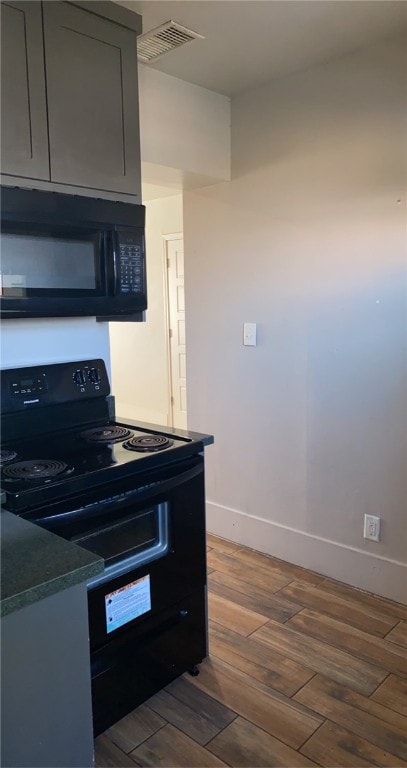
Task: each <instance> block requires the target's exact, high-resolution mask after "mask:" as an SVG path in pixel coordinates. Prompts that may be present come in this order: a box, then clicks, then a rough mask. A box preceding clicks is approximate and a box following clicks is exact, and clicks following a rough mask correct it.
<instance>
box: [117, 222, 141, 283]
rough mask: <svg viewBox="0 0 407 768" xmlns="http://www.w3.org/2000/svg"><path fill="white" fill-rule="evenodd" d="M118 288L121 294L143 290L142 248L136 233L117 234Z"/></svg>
mask: <svg viewBox="0 0 407 768" xmlns="http://www.w3.org/2000/svg"><path fill="white" fill-rule="evenodd" d="M118 267H119V268H118V288H119V292H120V293H121V294H131V293H141V292H142V291H143V290H144V261H143V248H142V244H141V243H140V237H139V236H137V235H127V234H123V233H120V235H119V265H118Z"/></svg>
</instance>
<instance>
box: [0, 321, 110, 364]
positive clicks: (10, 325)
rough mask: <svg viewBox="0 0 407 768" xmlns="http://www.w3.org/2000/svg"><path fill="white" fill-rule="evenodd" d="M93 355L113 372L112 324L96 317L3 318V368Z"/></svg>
mask: <svg viewBox="0 0 407 768" xmlns="http://www.w3.org/2000/svg"><path fill="white" fill-rule="evenodd" d="M92 358H102V359H103V360H104V361H105V363H106V367H107V370H108V372H110V351H109V329H108V323H97V322H96V320H95V318H94V317H90V318H53V319H32V320H24V319H20V320H3V321H2V324H1V368H17V367H20V366H26V365H37V364H38V365H40V364H42V363H44V364H45V363H63V362H68V361H70V360H86V359H92Z"/></svg>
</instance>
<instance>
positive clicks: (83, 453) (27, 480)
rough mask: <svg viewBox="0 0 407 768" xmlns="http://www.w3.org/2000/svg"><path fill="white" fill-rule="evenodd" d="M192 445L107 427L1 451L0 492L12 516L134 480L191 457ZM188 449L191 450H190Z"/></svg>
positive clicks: (48, 437)
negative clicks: (15, 512) (152, 470)
mask: <svg viewBox="0 0 407 768" xmlns="http://www.w3.org/2000/svg"><path fill="white" fill-rule="evenodd" d="M194 443H195V441H193V440H191V439H189V438H186V437H181V436H177V437H175V436H174V435H171V436H169V435H165V434H162V433H158V432H157V433H152V432H147V431H144V430H141V429H137V428H135V427H133V426H131V425H127V424H121V423H117V422H110V421H109V422H107V423H105V424H101V425H97V426H94V427H92V428H89V429H86V430H82V431H77V430H76V429H75V430H72V431H62V432H56V433H50V434H47V435H41V436H40V437H35V438H32V439H30V438H28V439H27V440H24V441H23V442H21V441H20V442H18V443H16V444H13V445H6V446H3V448H2V451H1V454H2V456H1V488H2V490H3V491H5V492H6V504H5V506H6V508H7V509H12V510H13V511H18V510H20V509H25V508H27V507H32V506H35V505H36V504H38V503H43V502H46V501H48V500H52V499H56V498H61V497H62V496H66V495H69V494H71V493H75V492H78V491H83V490H84V489H85V490H86V489H88V488H93V487H95V486H97V485H99V484H103V483H107V482H112V481H114V480H116V479H117V480H120V479H122V478H124V477H128V476H131V475H136V474H140V473H141V472H145V471H148V470H150V469H154V468H155V467H157V466H162V465H163V464H168V463H171V462H173V461H178V460H179V459H181V458H182V457H183V456H184V455H189V454H190V453H191V452H196V450H197V447H196V445H195V444H194ZM193 444H194V445H193Z"/></svg>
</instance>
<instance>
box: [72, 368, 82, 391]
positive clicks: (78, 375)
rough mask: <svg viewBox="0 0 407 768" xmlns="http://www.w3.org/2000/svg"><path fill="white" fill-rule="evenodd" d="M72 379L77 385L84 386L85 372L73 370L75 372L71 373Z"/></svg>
mask: <svg viewBox="0 0 407 768" xmlns="http://www.w3.org/2000/svg"><path fill="white" fill-rule="evenodd" d="M73 380H74V382H75V384H77V385H78V387H84V386H85V374H84V372H83V371H81V370H79V369H78V370H77V371H75V373H74V375H73Z"/></svg>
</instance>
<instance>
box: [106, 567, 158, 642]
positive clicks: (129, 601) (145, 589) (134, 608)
mask: <svg viewBox="0 0 407 768" xmlns="http://www.w3.org/2000/svg"><path fill="white" fill-rule="evenodd" d="M105 608H106V630H107V632H113V630H115V629H117V628H118V627H122V626H123V624H127V623H128V622H129V621H132V619H136V618H137V616H141V615H142V614H143V613H147V611H151V591H150V576H149V575H147V576H143V577H142V578H141V579H137V581H132V582H131V584H126V585H125V586H124V587H120V589H116V590H115V591H114V592H109V594H108V595H105Z"/></svg>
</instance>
